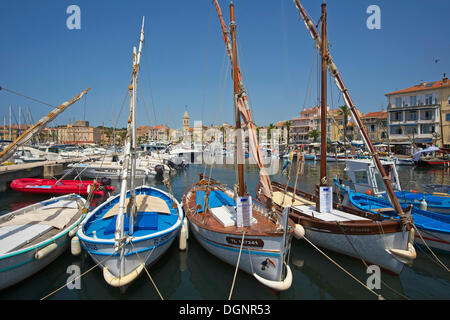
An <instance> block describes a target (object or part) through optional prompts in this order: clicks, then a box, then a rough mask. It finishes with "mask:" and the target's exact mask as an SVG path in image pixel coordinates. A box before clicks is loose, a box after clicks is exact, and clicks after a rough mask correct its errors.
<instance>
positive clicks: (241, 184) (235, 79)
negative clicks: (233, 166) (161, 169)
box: [230, 2, 245, 197]
mask: <svg viewBox="0 0 450 320" xmlns="http://www.w3.org/2000/svg"><path fill="white" fill-rule="evenodd" d="M230 20H231V22H230V33H231V45H232V51H233V53H232V54H233V83H234V88H233V92H234V95H233V96H234V97H233V101H234V112H235V116H236V131H237V132H236V151H237V163H238V195H239V196H240V197H243V196H244V193H245V182H244V160H243V156H242V152H243V149H242V132H241V131H242V130H241V115H240V112H239V107H238V105H237V104H238V102H237V101H238V96H239V89H240V88H239V79H238V72H239V71H238V66H237V48H236V23H235V21H234V5H233V2H231V3H230Z"/></svg>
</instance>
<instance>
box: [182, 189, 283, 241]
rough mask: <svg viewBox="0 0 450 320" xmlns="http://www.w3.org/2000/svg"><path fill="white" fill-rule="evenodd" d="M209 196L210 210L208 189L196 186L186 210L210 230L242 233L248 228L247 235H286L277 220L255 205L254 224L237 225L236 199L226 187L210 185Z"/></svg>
mask: <svg viewBox="0 0 450 320" xmlns="http://www.w3.org/2000/svg"><path fill="white" fill-rule="evenodd" d="M209 188H211V190H210V193H209V198H208V207H209V209H208V210H207V211H206V212H204V211H203V207H204V195H205V188H204V187H203V188H202V187H200V188H199V187H195V189H194V188H193V189H192V190H190V192H189V193H188V194H187V196H186V200H187V201H186V203H185V204H186V205H185V211H186V215H188V217H189V220H190V221H191V222H193V223H195V224H196V225H198V226H201V227H202V228H206V229H208V230H211V231H214V232H219V233H227V234H236V235H242V232H243V231H245V232H246V234H247V235H265V236H268V235H274V234H277V235H279V234H282V233H283V230H282V229H281V228H280V226H279V225H278V226H277V224H276V220H275V219H273V218H269V217H268V216H266V215H265V214H264V213H262V212H261V211H260V210H259V209H261V210H264V209H263V208H262V207H261V208H256V207H255V205H253V210H252V217H253V219H252V223H251V226H250V227H241V228H238V227H237V226H236V223H235V222H236V210H235V208H236V203H235V201H234V200H233V198H232V193H231V190H224V189H223V188H221V187H217V186H214V185H213V186H210V187H209Z"/></svg>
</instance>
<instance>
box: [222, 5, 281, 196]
mask: <svg viewBox="0 0 450 320" xmlns="http://www.w3.org/2000/svg"><path fill="white" fill-rule="evenodd" d="M214 4H215V6H216V10H217V14H218V16H219V20H220V25H221V28H222V36H223V40H224V42H225V46H226V50H227V54H228V57H229V58H230V61H231V63H232V64H233V54H232V50H231V41H230V38H229V35H228V30H227V27H226V24H225V22H224V20H223V17H222V11H221V9H220V6H219V3H218V2H217V0H214ZM237 80H238V82H239V88H240V93H239V95H238V97H237V106H238V109H239V113H240V114H241V116H242V119H243V120H244V123H245V124H246V125H247V128H248V137H249V146H250V154H251V156H252V159H253V160H254V161H255V163H256V165H257V166H258V168H259V183H260V186H261V192H262V193H263V194H264V195H265V196H266V197H268V198H270V199H271V198H272V190H271V187H270V179H269V176H268V175H267V172H266V170H265V168H264V163H263V160H262V156H261V151H260V149H259V144H258V139H257V136H256V127H255V124H254V122H253V118H252V115H251V113H250V108H249V105H248V99H247V94H246V92H245V88H244V84H243V82H242V74H241V70H240V68H239V67H238V73H237Z"/></svg>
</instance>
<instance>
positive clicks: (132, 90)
mask: <svg viewBox="0 0 450 320" xmlns="http://www.w3.org/2000/svg"><path fill="white" fill-rule="evenodd" d="M143 42H144V18H142V27H141V34H140V39H139V50H138V51H137V52H136V47H134V48H133V58H132V62H133V66H132V73H131V81H130V85H129V87H128V90H129V96H130V104H129V117H128V125H127V136H126V143H125V148H124V161H123V165H122V176H121V185H120V200H119V213H118V215H117V220H116V231H115V235H114V240H115V244H114V247H115V250H116V251H117V250H119V247H120V245H121V243H122V241H123V240H124V237H125V232H124V213H128V214H129V231H128V233H129V234H130V235H132V234H133V233H134V230H133V229H134V214H135V213H136V210H135V209H136V208H135V200H136V199H135V198H136V195H135V171H136V89H137V77H138V73H139V72H138V71H139V63H140V58H141V51H142V44H143ZM130 168H131V170H130V171H131V177H130V200H129V204H128V207H127V208H126V207H125V201H126V200H125V199H126V194H127V185H128V184H127V182H128V179H129V177H128V171H129V169H130ZM120 254H121V257H122V259H121V272H122V274H123V273H124V269H123V268H124V259H123V254H124V248H122V250H121V252H120Z"/></svg>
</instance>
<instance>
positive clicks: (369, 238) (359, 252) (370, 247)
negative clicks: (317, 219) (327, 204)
mask: <svg viewBox="0 0 450 320" xmlns="http://www.w3.org/2000/svg"><path fill="white" fill-rule="evenodd" d="M305 235H306V238H307V239H309V240H310V241H311V242H313V243H314V244H315V245H317V246H319V247H323V248H327V249H329V250H332V251H335V252H338V253H341V254H345V255H348V256H351V257H354V258H357V259H359V260H360V259H361V258H362V259H364V261H366V263H368V264H375V265H378V266H379V267H381V268H383V269H385V270H389V271H391V272H393V273H395V274H400V272H401V271H402V269H403V266H404V263H403V262H401V261H400V260H399V259H397V258H396V257H395V256H394V255H393V254H391V253H390V252H389V249H396V248H407V246H408V233H407V232H395V233H389V234H382V235H380V234H375V235H345V234H336V233H330V232H323V231H321V230H314V229H312V228H310V227H307V226H305ZM350 242H351V243H350Z"/></svg>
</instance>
